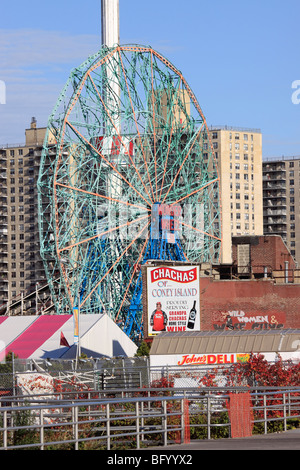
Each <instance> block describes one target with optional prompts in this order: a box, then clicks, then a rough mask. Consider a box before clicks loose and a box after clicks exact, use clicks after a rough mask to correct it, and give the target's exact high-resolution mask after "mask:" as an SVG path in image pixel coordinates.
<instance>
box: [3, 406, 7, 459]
mask: <svg viewBox="0 0 300 470" xmlns="http://www.w3.org/2000/svg"><path fill="white" fill-rule="evenodd" d="M3 447H4V449H5V450H7V411H6V410H5V411H4V412H3Z"/></svg>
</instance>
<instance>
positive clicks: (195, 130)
mask: <svg viewBox="0 0 300 470" xmlns="http://www.w3.org/2000/svg"><path fill="white" fill-rule="evenodd" d="M38 193H39V213H40V220H39V225H40V242H41V255H42V258H43V260H44V265H45V270H46V275H47V279H48V283H49V287H50V290H51V295H52V299H53V302H54V305H55V311H56V313H57V314H62V313H67V312H72V311H73V310H74V308H77V309H79V310H80V313H81V314H84V313H106V314H108V315H109V316H110V317H111V318H113V319H114V320H115V321H116V322H117V323H118V324H119V325H120V327H121V328H122V329H123V330H124V331H125V333H126V334H127V335H128V336H130V337H131V338H132V339H133V340H134V341H136V340H137V339H138V338H139V339H140V338H141V337H142V336H143V322H142V291H143V286H142V274H141V266H142V265H143V264H145V263H146V262H147V261H149V260H152V261H153V262H155V261H165V260H173V261H180V262H182V263H199V262H210V263H212V262H215V261H217V260H218V259H219V258H218V257H219V254H220V246H221V220H220V219H221V214H220V204H219V177H218V172H217V165H216V162H215V158H214V152H213V149H212V145H211V143H210V139H209V132H208V129H207V125H206V122H205V119H204V116H203V113H202V111H201V108H200V106H199V104H198V102H197V99H196V98H195V96H194V94H193V92H192V90H191V89H190V87H189V85H188V83H187V82H186V80H185V79H184V77H183V76H182V74H181V72H180V71H178V70H177V69H176V68H175V67H174V66H173V65H172V64H171V63H170V62H169V61H168V60H167V59H166V58H165V57H163V56H162V55H161V54H159V53H158V52H156V51H155V50H153V49H152V48H151V47H147V46H139V45H124V46H122V45H119V44H113V45H109V46H108V45H106V44H104V45H103V46H102V48H101V49H100V51H99V52H98V53H97V54H95V55H92V56H90V57H89V58H88V59H87V60H86V61H85V62H84V63H83V64H82V65H81V66H79V67H78V68H76V69H74V70H73V71H72V72H71V74H70V77H69V79H68V81H67V83H66V85H65V87H64V89H63V91H62V93H61V95H60V97H59V99H58V101H57V104H56V106H55V108H54V110H53V112H52V114H51V116H50V118H49V123H48V129H47V134H46V138H45V143H44V148H43V153H42V159H41V166H40V175H39V181H38Z"/></svg>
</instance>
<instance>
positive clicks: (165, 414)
mask: <svg viewBox="0 0 300 470" xmlns="http://www.w3.org/2000/svg"><path fill="white" fill-rule="evenodd" d="M162 403H163V416H162V420H163V422H162V428H163V441H164V445H165V446H167V445H168V430H167V429H168V423H167V401H166V400H163V402H162Z"/></svg>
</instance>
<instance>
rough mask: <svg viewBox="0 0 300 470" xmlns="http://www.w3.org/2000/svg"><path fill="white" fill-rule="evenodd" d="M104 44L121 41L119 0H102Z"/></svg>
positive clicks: (109, 45) (110, 44) (102, 36)
mask: <svg viewBox="0 0 300 470" xmlns="http://www.w3.org/2000/svg"><path fill="white" fill-rule="evenodd" d="M101 25H102V32H101V33H102V34H101V40H102V46H107V47H112V46H113V45H115V44H119V43H120V13H119V0H101Z"/></svg>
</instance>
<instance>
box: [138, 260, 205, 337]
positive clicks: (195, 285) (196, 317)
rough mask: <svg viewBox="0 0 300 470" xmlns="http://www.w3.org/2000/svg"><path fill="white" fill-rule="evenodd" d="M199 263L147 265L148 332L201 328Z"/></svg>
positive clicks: (154, 333) (150, 333)
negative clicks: (192, 264) (195, 264)
mask: <svg viewBox="0 0 300 470" xmlns="http://www.w3.org/2000/svg"><path fill="white" fill-rule="evenodd" d="M199 290H200V289H199V267H198V266H156V267H149V268H147V299H148V304H147V312H148V335H149V336H153V335H157V334H159V333H160V332H162V331H169V332H173V331H174V332H175V331H192V330H195V331H199V330H200V292H199Z"/></svg>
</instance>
